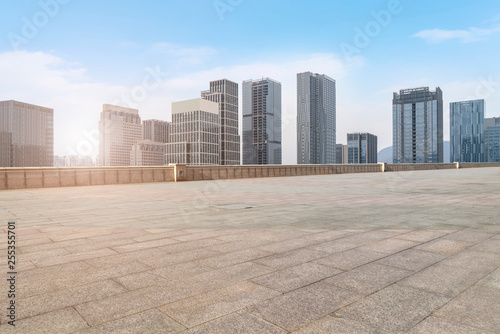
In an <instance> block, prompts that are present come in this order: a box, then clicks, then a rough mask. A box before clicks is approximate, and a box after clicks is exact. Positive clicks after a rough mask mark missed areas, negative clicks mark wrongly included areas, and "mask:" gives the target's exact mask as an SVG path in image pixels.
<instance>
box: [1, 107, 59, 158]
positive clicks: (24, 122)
mask: <svg viewBox="0 0 500 334" xmlns="http://www.w3.org/2000/svg"><path fill="white" fill-rule="evenodd" d="M53 159H54V110H53V109H50V108H45V107H41V106H37V105H33V104H28V103H24V102H19V101H14V100H9V101H0V167H46V166H53V163H54V161H53Z"/></svg>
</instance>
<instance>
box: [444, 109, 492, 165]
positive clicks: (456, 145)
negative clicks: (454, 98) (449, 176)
mask: <svg viewBox="0 0 500 334" xmlns="http://www.w3.org/2000/svg"><path fill="white" fill-rule="evenodd" d="M483 126H484V100H472V101H461V102H452V103H450V161H451V162H484V137H483V136H484V129H483Z"/></svg>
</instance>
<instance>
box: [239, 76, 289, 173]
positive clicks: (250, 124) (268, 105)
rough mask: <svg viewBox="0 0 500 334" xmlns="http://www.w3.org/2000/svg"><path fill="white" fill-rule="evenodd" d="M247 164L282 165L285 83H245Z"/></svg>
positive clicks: (263, 81) (244, 149) (244, 151)
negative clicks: (282, 100) (282, 90)
mask: <svg viewBox="0 0 500 334" xmlns="http://www.w3.org/2000/svg"><path fill="white" fill-rule="evenodd" d="M243 164H244V165H266V164H273V165H276V164H278V165H279V164H281V83H279V82H277V81H275V80H273V79H269V78H263V79H260V80H246V81H243Z"/></svg>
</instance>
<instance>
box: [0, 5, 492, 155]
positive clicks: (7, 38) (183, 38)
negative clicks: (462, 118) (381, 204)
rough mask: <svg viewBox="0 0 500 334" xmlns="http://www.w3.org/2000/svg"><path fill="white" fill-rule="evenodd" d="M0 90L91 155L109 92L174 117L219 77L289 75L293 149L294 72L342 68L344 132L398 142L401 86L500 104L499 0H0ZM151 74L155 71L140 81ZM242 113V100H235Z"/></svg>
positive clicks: (114, 98)
mask: <svg viewBox="0 0 500 334" xmlns="http://www.w3.org/2000/svg"><path fill="white" fill-rule="evenodd" d="M0 4H1V5H2V12H1V13H0V77H1V78H2V79H0V100H8V99H16V100H21V101H24V102H28V103H33V104H39V105H43V106H47V107H52V108H54V118H55V154H58V155H66V154H82V155H85V154H90V155H96V154H97V151H98V146H97V140H96V139H97V128H98V120H99V114H100V111H101V109H102V104H104V103H117V104H120V105H124V106H130V107H136V108H138V109H139V112H140V115H141V117H142V119H150V118H157V119H165V120H170V104H171V102H173V101H177V100H182V99H189V98H195V97H199V92H200V90H203V89H206V88H207V87H208V82H209V81H210V80H216V79H219V78H223V77H226V78H228V79H230V80H234V81H236V82H240V83H241V81H242V80H245V79H255V78H260V77H271V78H273V79H275V80H278V81H280V82H281V83H282V86H283V93H282V96H283V133H284V135H283V154H284V157H283V162H284V163H295V161H296V157H295V154H296V148H295V145H296V144H295V143H296V134H295V132H296V125H295V115H296V102H295V101H296V92H295V89H296V87H295V84H296V83H295V78H296V73H298V72H303V71H312V72H317V73H324V74H327V75H329V76H330V77H332V78H334V79H335V80H336V81H337V143H346V133H347V132H365V131H367V132H371V133H373V134H375V135H377V136H378V138H379V150H380V149H382V148H384V147H386V146H390V145H392V132H391V128H392V113H391V100H392V92H394V91H398V90H399V89H404V88H412V87H420V86H429V87H431V89H434V88H435V87H436V86H440V87H441V89H442V90H443V95H444V102H445V110H444V115H445V125H444V132H445V140H447V138H448V133H449V129H448V127H449V124H448V112H449V106H448V105H449V102H451V101H459V100H467V99H476V98H484V99H485V101H486V116H487V117H493V116H500V66H499V56H498V55H499V51H500V2H498V1H493V0H491V1H476V2H472V1H427V0H420V1H419V0H399V1H398V0H390V1H341V0H336V1H333V0H330V1H299V0H291V1H260V0H198V1H180V0H178V1H168V0H167V1H161V2H160V1H146V2H141V3H140V4H139V3H138V2H132V1H114V0H113V1H100V2H98V1H93V0H87V1H83V0H41V1H22V2H21V1H8V0H0ZM145 83H146V84H145ZM240 112H241V111H240Z"/></svg>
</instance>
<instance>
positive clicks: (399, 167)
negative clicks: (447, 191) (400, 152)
mask: <svg viewBox="0 0 500 334" xmlns="http://www.w3.org/2000/svg"><path fill="white" fill-rule="evenodd" d="M454 168H457V165H456V164H455V163H440V164H387V165H386V167H385V171H386V172H404V171H412V170H434V169H454Z"/></svg>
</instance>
